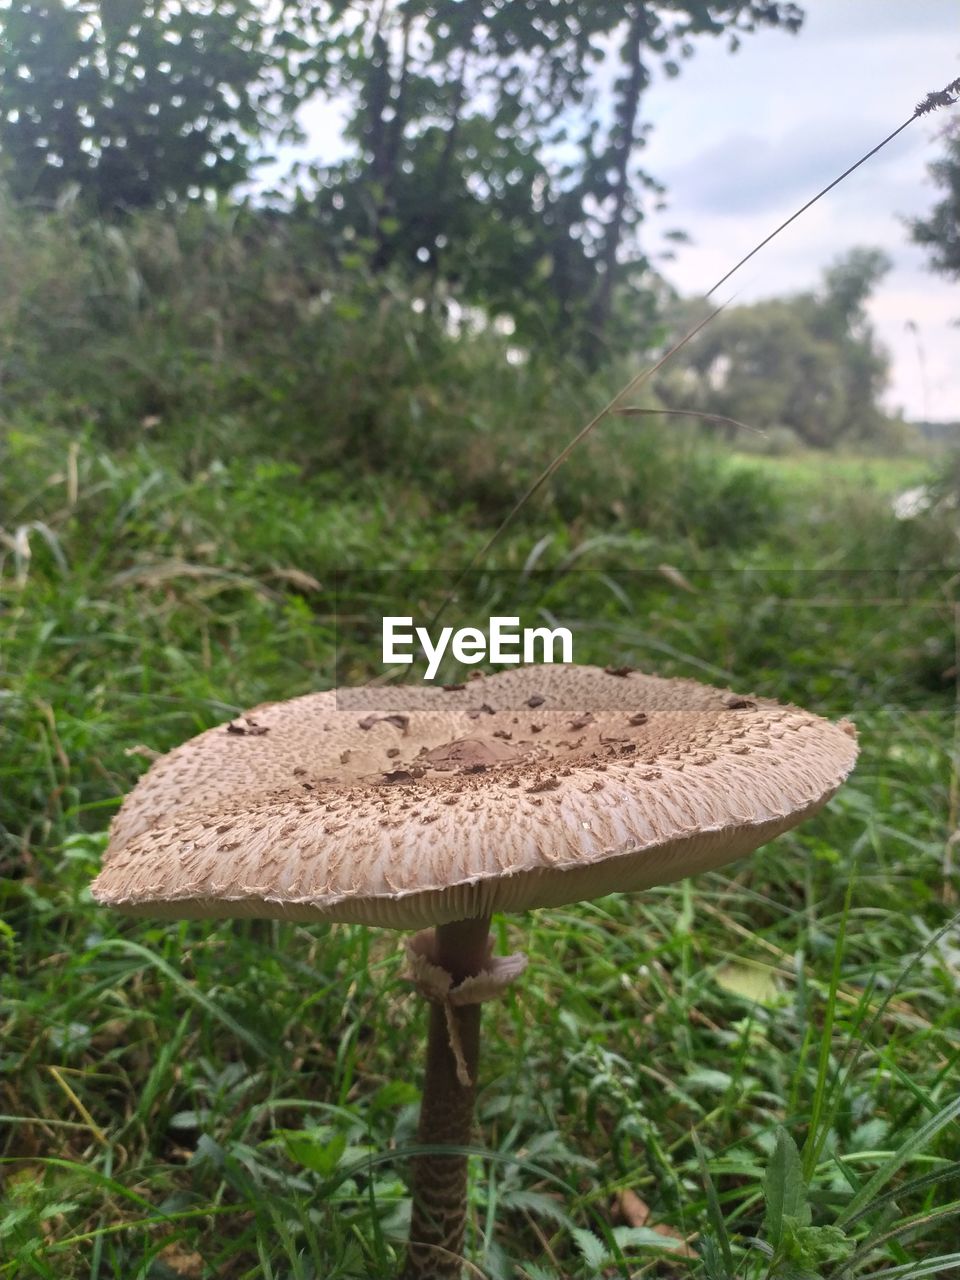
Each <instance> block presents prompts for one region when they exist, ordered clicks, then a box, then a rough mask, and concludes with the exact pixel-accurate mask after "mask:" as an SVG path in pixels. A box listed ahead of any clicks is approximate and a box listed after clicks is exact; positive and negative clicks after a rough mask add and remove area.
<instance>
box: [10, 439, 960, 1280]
mask: <svg viewBox="0 0 960 1280" xmlns="http://www.w3.org/2000/svg"><path fill="white" fill-rule="evenodd" d="M608 461H609V460H608ZM688 461H689V459H688ZM694 461H695V459H694ZM5 463H6V465H5V467H4V469H3V477H4V478H3V480H2V501H3V510H4V517H3V521H2V523H3V527H4V529H5V531H6V535H7V538H6V543H5V546H4V551H3V554H4V560H3V566H2V572H3V582H2V585H3V597H2V614H0V626H2V644H3V649H2V662H3V667H4V676H3V684H2V689H0V699H2V702H0V707H2V721H0V746H2V763H0V786H2V811H0V832H2V841H3V843H2V846H0V850H2V852H0V857H2V864H0V871H2V881H0V894H2V900H3V910H2V920H3V922H2V925H0V953H2V957H3V964H4V973H3V978H2V988H0V993H2V1012H0V1037H2V1048H0V1141H2V1145H0V1156H2V1160H3V1164H2V1166H0V1167H2V1170H3V1182H2V1206H0V1277H4V1278H11V1280H12V1278H14V1277H16V1278H17V1280H19V1278H20V1277H30V1276H40V1277H49V1278H51V1280H53V1278H56V1280H81V1278H82V1280H147V1278H149V1280H173V1278H174V1277H178V1276H179V1277H190V1278H192V1280H196V1278H199V1277H222V1278H223V1280H227V1278H229V1280H234V1278H237V1280H239V1278H241V1277H244V1278H250V1280H252V1278H253V1277H261V1276H263V1277H268V1278H269V1280H281V1278H282V1280H287V1278H288V1277H289V1278H290V1280H328V1278H333V1277H358V1278H359V1277H368V1276H374V1277H387V1276H391V1275H393V1274H394V1273H395V1270H396V1259H397V1257H398V1256H399V1250H400V1247H401V1242H402V1240H403V1233H404V1221H405V1216H406V1215H407V1213H408V1211H409V1207H408V1201H407V1199H406V1189H405V1182H404V1177H405V1169H406V1164H405V1152H406V1151H407V1149H408V1148H409V1146H410V1144H411V1143H412V1140H413V1122H414V1118H415V1112H416V1104H417V1099H418V1088H419V1079H420V1077H419V1069H420V1064H419V1057H418V1052H417V1049H416V1046H417V1045H418V1044H419V1043H420V1042H421V1038H422V1035H423V1028H424V1010H423V1008H422V1007H421V1005H420V1003H419V1002H418V1001H417V999H416V998H415V997H414V996H413V995H412V994H411V992H410V990H409V988H408V987H407V986H406V985H405V984H404V982H403V981H402V978H403V971H402V963H401V945H400V943H401V939H400V937H399V936H396V935H391V934H389V933H385V932H375V931H367V930H364V929H362V928H359V927H324V926H314V927H305V926H295V925H289V924H277V923H235V924H231V923H227V924H220V925H217V926H216V927H209V926H206V925H203V924H152V923H149V922H146V923H143V922H141V923H132V922H129V921H125V920H123V919H121V918H118V917H115V916H113V915H111V914H109V913H107V912H105V911H104V910H102V909H99V908H97V907H96V906H95V905H94V904H93V902H92V901H91V899H90V896H89V892H88V889H87V885H88V882H89V880H90V878H91V876H92V875H93V874H95V872H96V870H97V868H98V864H99V859H100V856H101V853H102V851H103V848H104V845H105V829H106V826H107V823H108V821H109V818H110V816H111V814H112V813H113V812H114V810H115V808H116V806H117V804H118V802H119V799H120V797H121V796H122V795H123V793H124V792H125V791H126V790H127V789H128V788H129V787H130V785H131V784H132V782H133V781H134V779H135V778H136V776H138V774H139V773H141V772H142V771H143V769H144V768H145V767H146V764H147V760H146V759H145V758H144V753H143V752H142V751H141V748H147V749H148V752H149V751H163V750H165V749H168V748H170V747H171V746H173V745H175V744H176V743H178V742H180V741H182V740H183V739H185V738H186V737H188V736H190V735H191V734H193V733H196V732H197V731H199V730H201V729H202V728H205V727H207V726H208V725H211V724H214V723H217V722H219V721H222V720H224V719H226V718H228V717H230V716H232V715H233V714H235V712H236V711H237V710H239V709H240V708H242V707H244V706H249V705H252V704H254V703H256V702H258V701H262V700H264V699H269V698H280V697H288V696H292V695H295V694H299V693H302V692H305V691H308V690H310V689H315V688H322V687H326V686H328V685H329V684H330V683H331V681H332V679H333V673H334V637H333V628H332V622H331V601H330V597H329V589H328V585H327V581H326V580H327V575H328V572H329V570H330V568H331V567H333V566H346V567H348V568H353V569H355V570H356V571H357V572H361V573H362V572H363V571H365V570H368V569H371V568H378V569H382V568H387V567H394V568H399V567H405V568H414V569H424V568H429V567H433V566H437V565H441V564H442V565H445V566H447V567H449V566H451V565H456V564H459V563H462V562H463V560H464V559H465V558H466V557H467V556H468V555H469V554H470V552H472V551H473V550H475V549H476V548H477V547H478V546H479V545H480V543H481V542H482V541H483V540H484V538H485V536H486V534H487V533H488V532H489V529H490V525H489V523H485V521H484V518H483V517H482V515H481V514H478V512H477V511H476V510H475V509H472V508H471V509H463V510H457V509H453V510H451V509H450V503H449V501H448V500H447V499H444V500H443V501H437V500H436V495H434V494H433V493H432V491H431V488H430V486H429V484H424V485H422V486H420V487H418V486H417V485H416V484H410V483H407V484H406V485H405V486H402V487H401V486H395V485H393V484H391V482H390V481H389V480H387V479H385V478H383V477H381V478H379V479H378V478H359V479H353V480H351V479H349V478H348V477H346V476H345V475H344V474H342V473H334V472H324V471H315V472H310V473H307V472H300V471H298V469H297V468H296V467H293V466H291V465H289V464H284V465H280V464H274V463H272V462H270V461H268V460H266V459H265V458H259V459H256V458H251V457H249V456H247V457H238V458H236V459H233V460H230V461H224V462H219V463H217V462H215V463H214V464H212V465H211V464H205V465H203V466H201V467H199V468H197V469H194V470H191V469H190V468H189V467H188V468H183V467H181V466H179V465H178V464H177V463H176V462H175V461H174V459H173V457H172V455H170V454H167V453H165V452H164V451H163V449H162V447H161V446H159V445H156V446H147V445H142V446H138V447H136V448H132V449H125V450H124V449H117V450H113V451H108V450H106V449H105V448H103V447H100V446H94V445H93V444H91V443H90V442H89V441H84V440H82V439H81V440H77V441H74V442H73V443H71V441H70V440H69V439H68V438H66V437H57V436H51V435H50V433H46V432H43V431H39V430H37V429H35V428H29V429H24V430H23V431H21V432H20V433H19V434H16V433H11V435H10V437H9V438H8V441H7V450H6V456H5ZM737 465H740V464H737ZM697 466H700V470H699V471H698V470H697ZM697 466H694V465H692V463H691V465H690V466H688V467H687V468H686V469H685V470H684V471H683V475H682V477H680V478H677V477H678V476H680V472H679V471H678V470H677V469H676V468H674V469H672V470H670V474H672V475H674V477H675V478H674V481H673V483H674V485H675V488H674V489H673V491H672V498H671V500H670V503H669V504H668V506H664V508H663V511H664V512H667V510H668V507H669V512H670V513H672V514H670V515H669V519H668V518H667V516H666V515H663V517H662V518H660V519H659V521H654V520H653V519H652V518H651V519H650V520H645V521H643V522H640V521H638V520H637V519H635V518H634V515H633V514H632V512H631V511H630V510H621V512H620V514H619V516H617V518H616V519H615V520H614V522H613V523H612V524H611V522H610V520H609V519H606V518H605V519H604V520H603V521H602V522H600V523H597V524H594V523H591V520H590V518H589V516H583V517H580V518H577V519H575V520H573V521H571V520H569V519H564V518H562V517H561V515H560V514H559V513H558V512H557V510H556V509H555V508H554V507H552V506H551V505H550V504H549V503H548V504H546V505H545V506H544V505H541V506H540V507H539V508H537V509H536V510H535V512H534V513H533V514H532V516H531V517H530V518H529V520H528V521H527V522H526V523H523V522H521V524H520V526H519V527H518V528H517V530H516V531H515V532H514V533H512V534H511V535H510V536H508V537H507V538H506V539H505V540H504V541H503V542H502V543H501V544H500V546H499V547H498V548H497V550H496V551H495V552H494V554H493V558H492V561H491V564H493V565H495V566H498V567H500V568H503V569H510V570H518V569H520V568H522V567H523V566H524V565H525V564H526V565H527V566H528V567H530V566H532V565H535V566H536V568H537V569H539V570H543V571H544V573H543V576H542V577H541V576H539V575H533V576H532V577H530V579H529V580H528V581H527V586H526V587H525V590H526V591H527V593H528V594H527V597H526V599H525V605H526V607H529V608H530V609H531V610H532V611H534V612H535V611H536V610H537V609H538V608H540V607H545V605H549V607H550V609H551V611H552V612H554V613H555V614H557V615H558V616H566V617H571V618H577V619H579V620H580V622H581V623H582V631H581V634H582V635H583V637H584V640H583V645H584V647H583V649H582V651H581V652H578V654H577V656H578V659H580V660H584V661H596V662H599V663H601V664H607V663H610V662H616V663H620V662H630V663H633V664H635V665H637V666H639V667H642V668H644V669H648V670H657V671H661V672H663V673H665V674H685V675H692V676H695V677H697V678H700V679H706V680H710V681H713V682H715V683H721V684H723V683H730V684H731V685H733V686H734V687H738V688H741V689H744V690H756V691H757V692H760V693H766V694H771V695H774V696H778V697H781V698H785V699H794V700H796V701H799V702H801V703H804V704H806V705H809V706H810V707H811V708H812V709H815V710H817V711H819V712H822V713H823V714H826V715H829V716H841V715H851V716H852V717H853V718H854V719H855V721H856V723H857V726H858V729H859V734H860V739H861V744H862V757H861V763H860V765H859V767H858V769H857V772H856V774H855V776H854V778H853V780H852V781H851V782H850V783H849V784H848V785H847V786H846V787H845V788H844V789H843V790H842V791H841V793H840V794H839V795H838V796H837V797H836V799H835V800H834V801H833V802H832V803H831V804H830V806H829V808H828V809H827V810H826V811H825V812H824V813H823V814H822V815H821V816H819V817H818V818H816V819H814V820H812V821H810V822H809V823H807V824H806V825H805V826H804V827H802V828H801V829H799V830H798V831H797V832H795V833H793V834H791V835H788V836H786V837H783V838H781V839H780V840H778V841H777V842H775V844H773V845H772V846H769V847H768V848H767V849H765V850H763V851H762V852H761V853H759V854H758V855H756V856H755V857H753V858H751V859H749V860H746V861H744V862H742V863H740V864H737V865H734V866H733V867H731V868H729V869H728V870H726V871H724V872H721V873H713V874H710V875H706V876H703V877H701V878H700V879H698V880H697V881H696V882H693V883H689V882H688V883H684V884H681V885H679V886H673V887H670V888H665V889H662V890H659V891H653V892H651V893H649V894H647V895H644V896H642V897H637V898H633V897H627V896H618V895H614V896H613V897H610V898H605V899H603V900H601V901H598V902H594V903H585V904H582V905H580V906H578V907H572V908H565V909H562V910H554V911H543V912H537V913H532V914H531V915H529V916H526V917H518V918H503V919H500V920H498V921H497V922H496V926H495V929H496V932H497V934H498V936H499V940H500V947H501V950H508V949H522V950H524V951H525V952H526V953H527V954H528V955H529V957H530V961H531V963H530V968H529V970H528V972H527V975H526V976H525V978H524V979H523V981H522V982H521V983H520V984H519V985H518V986H517V987H516V988H515V989H514V992H513V994H512V995H511V996H510V997H509V998H508V999H507V1000H505V1001H503V1002H501V1003H500V1004H497V1005H488V1006H487V1009H486V1011H485V1014H484V1019H485V1047H484V1053H483V1059H482V1067H481V1070H482V1090H481V1099H480V1131H479V1133H478V1147H477V1154H476V1155H475V1157H474V1164H475V1176H474V1178H473V1184H472V1185H473V1190H472V1193H471V1194H472V1200H471V1206H470V1225H469V1241H468V1245H469V1249H468V1253H469V1258H470V1259H471V1261H472V1264H473V1265H472V1269H471V1270H470V1271H469V1273H468V1274H470V1275H484V1276H489V1277H492V1278H495V1280H501V1278H503V1280H506V1277H518V1278H519V1277H526V1278H527V1280H547V1278H548V1277H549V1278H550V1280H560V1278H561V1277H563V1278H565V1280H581V1278H582V1280H586V1278H587V1277H597V1276H610V1277H635V1276H640V1275H657V1276H670V1277H673V1276H685V1275H691V1276H705V1277H707V1278H708V1280H721V1278H723V1280H734V1277H737V1278H738V1280H739V1278H741V1277H758V1278H759V1277H770V1278H771V1280H772V1278H773V1277H778V1278H782V1280H787V1278H788V1277H789V1278H791V1280H799V1278H800V1277H805V1276H809V1277H814V1276H824V1277H830V1278H831V1280H853V1278H854V1277H858V1276H863V1275H870V1276H873V1277H882V1278H883V1280H906V1278H907V1277H914V1276H916V1277H919V1276H925V1275H937V1274H940V1275H949V1274H951V1273H956V1272H957V1270H958V1268H960V1252H958V1245H957V1241H958V1239H960V1231H958V1225H957V1224H958V1215H960V1158H958V1155H960V1143H958V1132H960V1130H958V1118H960V1101H958V1097H957V1087H956V1081H957V1078H958V1076H957V1073H958V1059H960V1002H958V999H957V985H958V980H960V951H958V944H957V931H956V920H955V911H956V894H957V888H958V880H957V875H956V871H955V869H954V867H953V864H952V862H951V854H950V845H949V836H950V834H951V832H952V831H953V830H954V829H955V827H956V821H957V794H958V793H957V781H956V756H955V749H956V744H955V737H954V718H955V705H954V686H955V673H956V668H955V663H956V650H955V639H954V634H953V600H954V598H955V583H954V579H952V578H951V576H950V575H951V574H952V573H954V572H955V568H956V539H955V533H954V530H953V527H952V524H951V522H950V521H949V520H946V521H944V520H942V519H939V518H938V517H936V516H935V515H931V516H930V517H927V518H924V519H923V520H917V521H909V522H897V521H895V520H894V519H893V517H892V516H891V514H890V512H889V501H888V499H889V495H890V493H891V492H892V491H893V490H894V489H895V488H896V487H899V486H900V485H901V484H902V483H905V482H911V481H912V477H913V474H914V467H913V464H912V463H909V464H906V465H904V464H903V463H902V462H892V463H890V462H880V461H875V460H871V461H870V462H869V463H867V462H864V461H862V460H859V459H855V458H842V459H840V458H837V459H835V458H830V459H828V460H826V461H825V462H823V461H821V460H820V459H817V460H815V461H814V460H812V459H809V458H801V459H799V460H792V459H788V460H780V459H778V460H776V461H767V460H757V459H750V460H748V461H745V462H744V463H743V464H742V466H743V467H745V468H746V469H748V470H749V469H753V470H754V471H760V472H761V481H756V482H754V481H747V482H743V481H741V480H738V479H736V478H735V479H733V480H730V476H734V477H736V476H738V475H740V474H742V473H741V472H739V471H736V470H733V471H731V469H730V464H728V463H727V462H723V461H722V460H720V461H718V460H717V459H716V458H714V459H713V460H712V461H704V462H703V463H702V465H701V464H699V463H698V464H697ZM824 469H826V470H827V471H828V472H829V474H830V476H831V478H832V481H833V482H835V483H836V485H837V488H836V490H833V489H828V490H826V491H825V492H823V493H821V496H820V498H819V499H818V501H816V502H811V493H812V492H814V491H818V492H819V491H820V486H821V476H822V473H823V471H824ZM668 470H669V469H668ZM907 472H909V473H910V474H909V478H908V479H906V480H905V477H906V476H907ZM721 473H722V475H721ZM664 474H666V472H665V473H664ZM917 474H918V475H919V466H918V469H917ZM718 477H719V478H718ZM724 477H725V478H724ZM864 477H869V479H870V482H869V483H868V484H865V483H863V481H864ZM758 484H760V485H761V487H760V488H758V487H757V485H758ZM683 485H687V489H686V490H684V489H683V488H682V486H683ZM676 486H679V488H678V487H676ZM691 486H692V487H691ZM661 565H667V566H668V569H666V570H664V569H658V568H657V567H656V566H661ZM678 575H682V576H678ZM378 581H382V579H377V578H376V577H375V576H374V577H373V578H372V579H370V581H368V582H365V587H366V589H367V591H368V596H367V600H368V605H369V607H370V609H372V610H373V611H374V612H376V609H375V606H376V604H377V599H378V597H377V594H376V593H377V591H378V590H381V589H382V590H383V592H384V593H386V588H385V587H383V588H381V587H378V586H377V582H378ZM385 598H386V597H385V594H384V599H385ZM365 643H366V642H365V641H363V640H362V638H361V639H357V641H356V644H355V647H354V649H352V650H351V651H350V652H348V654H347V655H346V656H347V659H348V662H349V664H350V667H351V670H352V672H353V673H354V677H355V678H358V679H359V678H364V675H365V674H368V673H369V671H370V670H371V669H372V661H371V652H372V650H371V649H370V648H369V647H365ZM341 656H343V655H341ZM951 922H953V923H951ZM480 1135H482V1141H481V1140H480Z"/></svg>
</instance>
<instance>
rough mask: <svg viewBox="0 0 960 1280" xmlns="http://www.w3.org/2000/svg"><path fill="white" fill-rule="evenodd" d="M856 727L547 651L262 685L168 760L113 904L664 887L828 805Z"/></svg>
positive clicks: (150, 907)
mask: <svg viewBox="0 0 960 1280" xmlns="http://www.w3.org/2000/svg"><path fill="white" fill-rule="evenodd" d="M856 754H857V747H856V731H855V730H854V727H853V725H852V724H850V723H849V722H847V721H841V722H840V723H838V724H833V723H831V722H829V721H827V720H824V719H822V718H821V717H819V716H815V715H812V714H810V713H809V712H807V711H802V710H800V709H799V708H797V707H793V706H785V705H782V704H780V703H777V702H774V701H772V700H770V699H763V698H754V697H743V696H741V695H738V694H735V693H732V692H731V691H730V690H729V689H717V688H714V687H712V686H709V685H703V684H699V683H697V682H695V681H692V680H667V679H662V678H659V677H656V676H649V675H642V674H640V673H638V672H633V671H628V670H626V669H621V670H618V671H611V670H609V669H608V670H606V671H604V670H601V669H599V668H597V667H585V666H573V665H571V666H559V665H558V666H531V667H518V668H513V669H510V670H507V671H504V672H501V673H499V674H497V675H492V676H480V677H477V678H474V679H472V680H470V681H468V682H467V684H466V685H463V686H457V687H455V688H449V689H444V688H437V687H426V686H424V687H407V686H404V687H402V688H396V687H394V688H382V687H381V688H376V687H369V686H368V687H364V688H356V689H341V690H338V691H330V692H326V693H315V694H308V695H306V696H305V697H300V698H293V699H291V700H290V701H287V702H273V703H265V704H263V705H262V706H259V707H256V708H255V709H254V710H252V711H250V712H248V713H247V714H246V715H245V716H242V717H240V718H239V719H238V720H235V721H233V722H231V723H230V724H227V725H221V726H219V727H218V728H215V729H209V730H207V732H206V733H202V734H200V735H199V736H198V737H196V738H193V739H191V740H190V741H189V742H186V743H184V744H183V745H182V746H180V747H177V748H176V749H175V750H174V751H171V752H170V753H169V754H168V755H165V756H163V757H161V758H160V759H159V760H157V761H156V762H155V763H154V765H153V766H152V767H151V768H150V769H149V770H148V771H147V773H146V774H145V775H144V776H143V777H142V778H141V779H140V781H139V782H138V783H137V785H136V786H135V787H134V789H133V791H132V792H131V793H130V795H129V796H128V797H127V799H126V801H125V802H124V804H123V806H122V807H121V809H120V811H119V812H118V814H117V816H116V818H115V819H114V821H113V825H112V828H111V838H110V844H109V847H108V850H107V854H106V857H105V860H104V867H103V870H102V871H101V873H100V875H99V876H98V877H97V879H96V880H95V881H94V883H93V886H92V892H93V896H94V897H95V898H96V899H97V901H99V902H101V903H103V904H105V905H108V906H112V907H116V908H118V909H120V910H123V911H127V912H130V913H133V914H137V915H145V916H153V917H166V918H180V917H192V918H214V917H237V916H260V917H273V918H278V919H288V920H328V921H340V922H359V923H363V924H376V925H381V926H386V927H392V928H397V929H415V928H422V927H425V926H427V925H430V924H442V923H445V922H447V921H451V920H460V919H468V918H471V917H475V916H482V915H486V914H489V913H492V912H495V911H523V910H527V909H529V908H533V907H544V906H559V905H561V904H564V903H569V902H577V901H581V900H583V899H589V898H597V897H600V896H602V895H604V894H607V893H611V892H613V891H615V890H637V889H647V888H650V887H651V886H653V885H657V884H667V883H669V882H671V881H674V880H679V879H681V878H683V877H684V876H688V875H692V874H695V873H696V872H699V871H704V870H707V869H709V868H712V867H718V866H721V865H722V864H724V863H726V862H730V861H733V860H734V859H736V858H739V857H741V856H742V855H743V854H746V853H749V852H751V851H752V850H753V849H756V848H757V847H758V846H760V845H762V844H765V843H766V842H767V841H768V840H772V839H773V838H774V837H775V836H778V835H780V834H781V833H782V832H784V831H787V830H788V829H789V828H791V827H793V826H796V825H797V824H798V823H799V822H802V821H803V819H804V818H807V817H809V816H810V815H811V814H813V813H816V812H817V810H818V809H820V808H821V807H822V806H823V805H824V804H825V803H826V801H827V800H828V799H829V798H830V796H832V795H833V793H834V792H835V791H836V790H837V788H838V787H839V786H840V784H841V783H842V782H843V780H844V779H845V778H846V776H847V775H848V773H849V772H850V770H851V769H852V768H853V764H854V761H855V759H856Z"/></svg>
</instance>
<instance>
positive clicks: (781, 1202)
mask: <svg viewBox="0 0 960 1280" xmlns="http://www.w3.org/2000/svg"><path fill="white" fill-rule="evenodd" d="M763 1198H764V1201H765V1202H766V1206H767V1212H766V1216H765V1217H764V1220H763V1227H764V1231H765V1233H766V1236H767V1240H768V1242H769V1243H770V1244H772V1245H774V1246H776V1247H779V1246H780V1245H781V1244H782V1242H783V1239H784V1224H785V1220H786V1219H788V1218H791V1219H793V1220H794V1221H795V1222H797V1223H799V1224H800V1225H804V1226H805V1225H806V1224H807V1223H808V1222H809V1221H810V1206H809V1205H808V1204H807V1191H806V1187H805V1186H804V1182H803V1168H802V1166H801V1163H800V1152H799V1151H798V1150H797V1144H796V1143H795V1142H794V1140H793V1139H792V1138H791V1137H790V1135H789V1134H788V1133H787V1131H786V1130H785V1129H778V1130H777V1145H776V1147H775V1149H774V1152H773V1156H772V1158H771V1160H770V1163H769V1164H768V1165H767V1172H766V1174H765V1175H764V1179H763Z"/></svg>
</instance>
